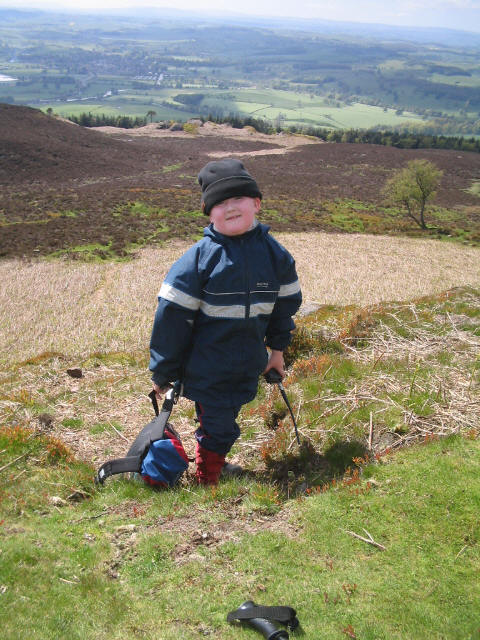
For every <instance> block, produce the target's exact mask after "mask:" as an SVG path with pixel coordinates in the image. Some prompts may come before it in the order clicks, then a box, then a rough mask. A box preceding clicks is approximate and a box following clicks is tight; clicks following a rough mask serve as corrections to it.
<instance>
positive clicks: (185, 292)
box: [150, 224, 302, 407]
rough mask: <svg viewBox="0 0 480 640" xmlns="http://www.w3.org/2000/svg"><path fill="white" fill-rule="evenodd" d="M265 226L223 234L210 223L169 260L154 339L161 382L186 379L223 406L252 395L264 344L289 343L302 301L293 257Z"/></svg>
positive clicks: (205, 399) (194, 392)
mask: <svg viewBox="0 0 480 640" xmlns="http://www.w3.org/2000/svg"><path fill="white" fill-rule="evenodd" d="M268 230H269V227H267V226H265V225H263V224H257V226H256V227H254V228H253V229H251V230H250V231H247V233H244V234H242V235H240V236H225V235H223V234H221V233H218V232H217V231H216V230H215V229H214V228H213V225H210V226H209V227H207V228H206V229H205V230H204V237H203V238H202V240H200V241H199V242H197V243H196V244H195V245H194V246H193V247H191V248H190V249H189V250H188V251H187V252H186V253H185V254H184V255H183V256H182V257H181V258H180V259H179V260H178V261H177V262H175V264H174V265H173V266H172V268H171V269H170V271H169V272H168V274H167V276H166V278H165V281H164V283H163V284H162V287H161V289H160V293H159V295H158V308H157V312H156V314H155V321H154V326H153V332H152V337H151V342H150V354H151V359H150V370H151V371H152V372H153V376H152V380H153V381H154V382H155V383H157V384H158V385H159V386H163V385H164V384H166V383H167V382H171V381H174V380H179V379H183V382H184V395H185V396H186V397H187V398H190V399H191V400H195V401H197V402H200V403H203V404H206V405H213V406H218V407H238V406H240V405H242V404H244V403H246V402H249V401H250V400H252V399H253V398H254V397H255V395H256V392H257V385H258V377H259V375H260V374H261V373H262V372H263V371H264V369H265V367H266V365H267V361H268V353H267V350H266V345H267V346H268V347H270V348H271V349H278V350H280V351H283V349H285V347H286V346H287V345H288V344H289V342H290V339H291V331H292V329H294V328H295V325H294V323H293V320H292V316H293V315H294V314H295V313H296V311H297V310H298V308H299V307H300V304H301V301H302V296H301V291H300V285H299V282H298V278H297V274H296V271H295V262H294V260H293V258H292V256H291V255H290V254H289V253H288V251H287V250H286V249H285V248H284V247H282V246H281V245H280V244H279V243H278V242H277V241H276V240H275V239H274V238H273V237H272V236H271V235H269V233H268Z"/></svg>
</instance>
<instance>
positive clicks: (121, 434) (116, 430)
mask: <svg viewBox="0 0 480 640" xmlns="http://www.w3.org/2000/svg"><path fill="white" fill-rule="evenodd" d="M110 426H111V427H112V429H113V430H114V431H115V433H116V434H118V435H119V436H120V438H123V439H124V440H125V442H128V438H126V437H125V436H124V435H123V433H120V431H119V430H118V429H115V427H114V426H113V424H111V425H110Z"/></svg>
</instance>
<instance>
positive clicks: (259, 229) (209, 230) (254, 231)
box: [203, 220, 270, 244]
mask: <svg viewBox="0 0 480 640" xmlns="http://www.w3.org/2000/svg"><path fill="white" fill-rule="evenodd" d="M269 230H270V227H269V226H267V225H266V224H262V223H261V222H258V221H257V220H256V221H255V225H254V226H253V227H252V228H251V229H249V230H248V231H246V232H245V233H242V234H241V235H239V236H226V235H224V234H223V233H220V232H218V231H217V230H216V229H215V227H214V226H213V224H209V225H208V227H205V229H204V230H203V235H204V236H206V237H210V238H213V239H214V240H216V241H217V242H220V243H221V244H225V243H227V242H238V241H240V240H248V239H250V238H253V237H255V236H257V235H266V234H267V233H268V231H269Z"/></svg>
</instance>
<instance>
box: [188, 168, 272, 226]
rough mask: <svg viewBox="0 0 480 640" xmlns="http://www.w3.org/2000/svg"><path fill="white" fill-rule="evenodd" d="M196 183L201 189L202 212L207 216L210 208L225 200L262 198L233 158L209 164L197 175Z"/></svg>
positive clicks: (252, 182)
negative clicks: (236, 197) (240, 197)
mask: <svg viewBox="0 0 480 640" xmlns="http://www.w3.org/2000/svg"><path fill="white" fill-rule="evenodd" d="M198 182H199V184H200V186H201V187H202V210H203V213H204V214H205V215H207V216H208V215H209V214H210V211H211V209H212V207H214V206H215V205H216V204H218V203H219V202H222V201H223V200H227V198H234V197H235V196H249V197H250V198H260V199H261V198H262V194H261V192H260V189H259V188H258V185H257V183H256V182H255V180H254V179H253V178H252V176H251V175H250V174H249V173H248V171H247V170H246V169H245V167H244V166H243V163H242V162H240V160H236V159H235V158H225V160H214V161H213V162H209V163H208V164H206V165H205V166H204V167H203V169H202V170H201V171H200V173H199V174H198Z"/></svg>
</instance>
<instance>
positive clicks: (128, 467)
mask: <svg viewBox="0 0 480 640" xmlns="http://www.w3.org/2000/svg"><path fill="white" fill-rule="evenodd" d="M141 467H142V457H141V456H128V457H127V458H117V459H116V460H107V462H105V463H104V464H102V466H101V467H100V469H99V470H98V473H97V475H96V477H95V484H103V483H104V482H105V480H106V479H107V478H108V477H109V476H113V475H115V474H117V473H135V472H138V471H140V469H141Z"/></svg>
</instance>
